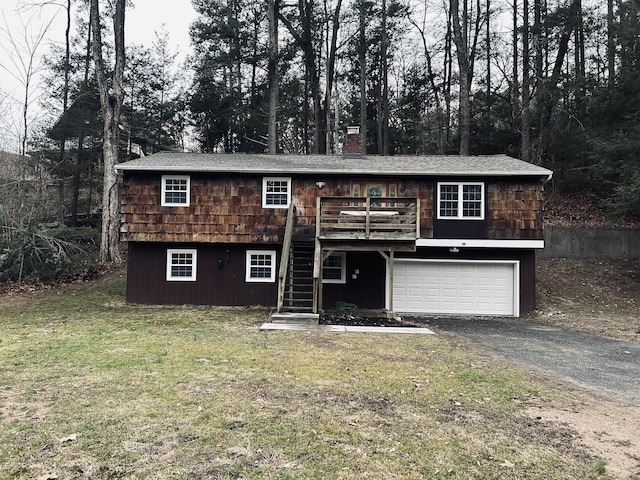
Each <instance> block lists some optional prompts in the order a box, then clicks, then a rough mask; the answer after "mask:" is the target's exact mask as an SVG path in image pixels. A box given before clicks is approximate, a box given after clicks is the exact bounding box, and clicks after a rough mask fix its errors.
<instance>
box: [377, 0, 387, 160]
mask: <svg viewBox="0 0 640 480" xmlns="http://www.w3.org/2000/svg"><path fill="white" fill-rule="evenodd" d="M387 44H388V39H387V0H382V32H381V37H380V70H381V71H380V73H381V79H380V80H381V82H382V98H381V111H380V113H381V118H380V119H379V121H380V133H381V136H382V139H381V148H380V154H381V155H388V154H389V67H388V65H387V50H388V45H387Z"/></svg>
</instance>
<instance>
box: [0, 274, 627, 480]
mask: <svg viewBox="0 0 640 480" xmlns="http://www.w3.org/2000/svg"><path fill="white" fill-rule="evenodd" d="M123 291H124V276H123V274H122V273H121V272H117V271H116V272H115V273H112V274H111V275H109V276H106V277H104V278H102V279H100V280H97V281H91V282H85V283H77V284H74V285H68V286H63V287H59V288H55V289H50V290H48V291H42V292H31V293H19V294H13V295H10V296H5V297H2V298H0V322H1V323H2V326H3V329H2V333H1V336H0V422H1V424H0V425H1V428H0V479H34V478H35V479H45V478H51V479H86V478H91V479H112V478H126V479H152V478H153V479H163V478H171V479H233V478H248V479H249V478H250V479H262V478H280V479H298V478H300V479H307V478H335V479H337V478H342V479H356V478H357V479H360V478H373V479H383V478H384V479H387V478H406V479H411V478H416V479H417V478H429V479H431V478H433V479H440V478H443V479H444V478H447V479H451V478H453V479H468V478H478V479H485V478H486V479H489V478H506V479H548V478H554V479H567V480H568V479H577V478H581V479H596V478H606V477H603V476H602V475H601V474H599V473H598V472H597V469H596V468H595V467H594V465H595V464H596V463H595V462H596V461H597V458H598V457H599V456H602V455H603V453H601V452H605V453H606V450H602V449H598V448H596V447H597V446H594V444H593V442H589V441H587V440H588V438H587V435H586V434H585V433H584V432H582V431H581V426H580V425H573V424H571V423H565V422H563V421H561V420H558V421H556V420H551V419H549V421H546V420H547V417H546V415H547V414H546V412H552V411H557V410H559V409H560V410H561V409H562V408H563V407H565V406H567V405H571V406H572V408H574V409H576V410H580V409H582V410H584V411H590V412H592V415H596V416H597V415H599V414H600V413H601V412H602V408H604V407H605V405H604V403H598V402H597V401H596V402H595V403H594V401H592V400H593V399H591V397H589V400H588V401H587V400H585V397H583V394H582V393H581V392H576V391H573V390H571V389H567V388H566V386H565V385H563V384H561V383H554V381H551V380H549V379H545V378H542V377H540V376H539V375H538V374H532V373H531V372H527V371H525V370H522V369H519V368H515V367H512V366H509V365H506V364H504V363H499V362H496V361H494V360H490V359H488V358H486V357H483V356H481V355H477V354H476V353H474V352H473V351H472V350H471V349H469V347H468V345H466V344H463V343H461V342H456V341H453V340H450V339H446V338H442V337H438V336H417V335H416V336H413V335H404V336H403V335H378V334H370V335H363V334H335V333H323V332H270V333H264V332H259V331H258V326H259V325H260V323H261V322H262V321H264V320H265V319H266V318H267V317H268V313H269V312H268V311H267V310H264V309H257V308H254V309H244V308H241V309H229V308H207V307H145V306H131V305H126V304H125V303H124V302H123ZM554 298H555V297H554ZM620 408H622V407H620ZM532 411H535V412H545V413H542V414H540V413H538V414H537V415H538V416H540V415H542V416H543V418H544V419H545V421H540V420H539V419H537V418H536V416H532V413H531V412H532ZM625 411H627V410H625ZM605 458H606V457H605ZM607 460H609V459H608V458H607ZM632 468H636V467H635V465H634V466H633V467H632ZM608 473H609V472H608ZM611 473H612V474H613V473H616V478H625V479H626V478H638V477H637V476H635V477H634V476H633V475H635V474H636V473H637V472H636V473H634V472H633V471H630V472H628V475H626V474H625V476H622V475H617V471H615V470H612V471H611Z"/></svg>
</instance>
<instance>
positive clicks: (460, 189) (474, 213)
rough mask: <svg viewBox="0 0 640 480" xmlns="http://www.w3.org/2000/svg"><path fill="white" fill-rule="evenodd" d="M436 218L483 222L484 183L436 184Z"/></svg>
mask: <svg viewBox="0 0 640 480" xmlns="http://www.w3.org/2000/svg"><path fill="white" fill-rule="evenodd" d="M438 218H439V219H445V220H447V219H448V220H484V183H444V182H443V183H438Z"/></svg>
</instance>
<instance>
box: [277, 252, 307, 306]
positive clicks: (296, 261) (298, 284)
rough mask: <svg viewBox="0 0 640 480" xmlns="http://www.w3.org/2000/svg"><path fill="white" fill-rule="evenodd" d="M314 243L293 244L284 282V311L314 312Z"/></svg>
mask: <svg viewBox="0 0 640 480" xmlns="http://www.w3.org/2000/svg"><path fill="white" fill-rule="evenodd" d="M314 251H315V243H314V242H293V243H292V245H291V249H290V250H289V265H288V269H287V274H286V279H285V282H284V296H283V301H282V311H286V312H313V306H314V298H313V295H314V291H313V290H314V282H313V260H314Z"/></svg>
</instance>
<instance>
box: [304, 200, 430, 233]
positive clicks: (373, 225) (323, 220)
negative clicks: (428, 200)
mask: <svg viewBox="0 0 640 480" xmlns="http://www.w3.org/2000/svg"><path fill="white" fill-rule="evenodd" d="M419 212H420V199H419V198H406V197H366V198H364V197H320V198H318V203H317V219H316V221H317V225H318V229H317V230H316V231H317V235H318V238H320V239H327V240H329V239H336V240H415V239H416V238H418V237H419V236H420V222H419Z"/></svg>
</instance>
